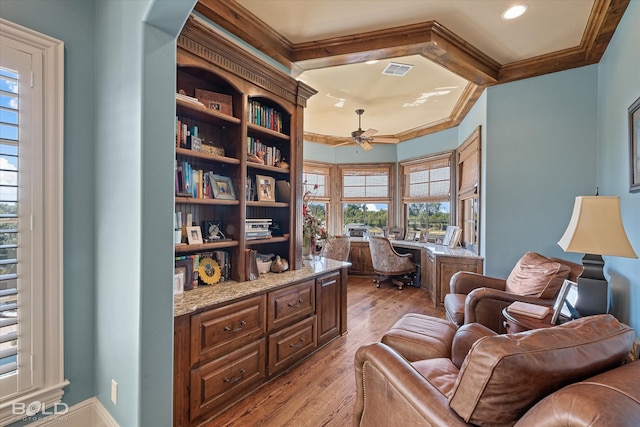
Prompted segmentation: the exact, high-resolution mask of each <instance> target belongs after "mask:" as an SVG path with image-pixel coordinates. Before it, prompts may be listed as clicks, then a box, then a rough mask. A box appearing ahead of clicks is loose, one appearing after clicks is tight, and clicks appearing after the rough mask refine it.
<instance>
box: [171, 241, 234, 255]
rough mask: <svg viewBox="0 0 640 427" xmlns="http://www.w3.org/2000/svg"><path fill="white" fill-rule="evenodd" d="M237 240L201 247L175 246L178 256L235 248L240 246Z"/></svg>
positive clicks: (207, 244)
mask: <svg viewBox="0 0 640 427" xmlns="http://www.w3.org/2000/svg"><path fill="white" fill-rule="evenodd" d="M238 244H239V242H238V241H237V240H223V241H221V242H213V243H203V244H201V245H175V252H176V254H188V253H193V252H203V251H211V250H215V249H224V248H233V247H236V246H238Z"/></svg>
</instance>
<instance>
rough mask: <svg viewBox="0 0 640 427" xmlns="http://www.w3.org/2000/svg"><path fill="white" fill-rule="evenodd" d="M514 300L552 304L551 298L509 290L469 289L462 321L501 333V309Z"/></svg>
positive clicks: (502, 329) (502, 328) (502, 330)
mask: <svg viewBox="0 0 640 427" xmlns="http://www.w3.org/2000/svg"><path fill="white" fill-rule="evenodd" d="M515 301H522V302H527V303H530V304H536V305H547V306H553V303H554V300H553V299H542V298H537V297H533V296H523V295H516V294H511V293H509V292H505V291H501V290H497V289H490V288H480V289H475V290H473V291H471V292H470V293H469V294H468V295H467V299H466V300H465V303H464V323H465V324H466V323H474V322H477V323H480V324H482V325H484V326H486V327H488V328H490V329H492V330H494V331H496V332H499V333H502V332H505V331H504V327H503V326H502V309H503V308H505V307H507V306H509V305H511V303H513V302H515Z"/></svg>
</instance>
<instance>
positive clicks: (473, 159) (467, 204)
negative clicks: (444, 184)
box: [456, 126, 482, 255]
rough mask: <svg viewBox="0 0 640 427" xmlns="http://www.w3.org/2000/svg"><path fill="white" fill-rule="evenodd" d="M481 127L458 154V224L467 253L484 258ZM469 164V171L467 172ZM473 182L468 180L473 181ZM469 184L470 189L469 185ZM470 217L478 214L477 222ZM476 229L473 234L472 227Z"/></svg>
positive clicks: (461, 146) (465, 142)
mask: <svg viewBox="0 0 640 427" xmlns="http://www.w3.org/2000/svg"><path fill="white" fill-rule="evenodd" d="M481 130H482V128H481V126H478V127H477V128H475V129H474V130H473V132H471V134H470V135H469V136H468V137H467V138H466V139H465V140H464V141H463V142H462V144H460V146H459V147H458V149H457V150H456V176H457V180H458V184H457V192H456V193H457V196H456V200H457V202H456V204H457V206H458V212H459V213H460V214H459V215H458V217H457V218H458V219H457V224H458V226H459V227H460V228H461V229H462V235H461V236H462V237H461V239H460V240H461V244H462V246H463V247H464V248H465V249H468V250H470V251H471V252H473V253H475V254H476V255H480V234H481V233H480V228H481V221H480V219H481V214H480V212H481V211H482V210H481V200H482V198H481V187H482V139H481V135H482V132H481ZM465 164H466V165H467V167H466V168H465ZM469 176H470V179H466V177H469ZM465 183H466V185H465ZM468 214H471V215H473V214H475V215H476V216H475V220H474V219H471V220H469V219H467V218H466V216H467V215H468ZM471 223H473V224H474V225H475V230H470V229H469V228H470V227H469V224H471Z"/></svg>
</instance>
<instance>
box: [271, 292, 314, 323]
mask: <svg viewBox="0 0 640 427" xmlns="http://www.w3.org/2000/svg"><path fill="white" fill-rule="evenodd" d="M268 298H269V318H268V325H269V330H270V331H272V330H274V329H277V328H279V327H282V325H286V324H289V323H291V322H293V321H295V320H297V319H301V318H303V317H305V316H308V315H309V314H312V313H314V312H315V305H316V300H315V286H314V281H313V279H311V280H307V281H305V282H302V283H300V284H297V285H293V286H288V287H286V288H283V289H279V290H277V291H274V292H269V297H268Z"/></svg>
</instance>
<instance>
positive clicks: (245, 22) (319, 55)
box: [195, 0, 630, 145]
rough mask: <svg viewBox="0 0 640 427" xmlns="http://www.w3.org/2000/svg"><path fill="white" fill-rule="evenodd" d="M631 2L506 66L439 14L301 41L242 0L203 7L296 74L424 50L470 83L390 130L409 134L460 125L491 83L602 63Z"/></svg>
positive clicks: (596, 11) (315, 138)
mask: <svg viewBox="0 0 640 427" xmlns="http://www.w3.org/2000/svg"><path fill="white" fill-rule="evenodd" d="M629 2H630V0H595V2H594V5H593V8H592V10H591V14H590V16H589V20H588V22H587V25H586V28H585V32H584V35H583V37H582V41H581V43H580V45H579V46H575V47H571V48H568V49H563V50H560V51H557V52H551V53H548V54H545V55H540V56H537V57H535V58H530V59H526V60H523V61H516V62H512V63H509V64H502V65H501V64H499V63H498V62H496V61H494V60H493V59H491V58H490V57H489V56H487V55H485V54H484V53H483V52H481V51H480V50H478V49H476V48H475V47H473V46H472V45H470V44H469V43H467V42H466V41H465V40H464V39H462V38H460V37H459V36H457V35H456V34H454V33H453V32H451V31H449V30H447V29H446V28H445V27H443V26H442V25H440V24H439V23H438V22H436V21H428V22H423V23H419V24H412V25H406V26H401V27H395V28H389V29H384V30H377V31H370V32H366V33H361V34H352V35H349V36H342V37H334V38H330V39H325V40H318V41H313V42H305V43H298V44H294V43H292V42H291V41H289V40H287V39H286V38H285V37H284V36H282V35H281V34H279V33H278V32H276V31H274V30H273V29H272V28H270V27H269V26H268V25H266V24H265V23H264V22H262V21H261V20H259V19H258V18H257V17H256V16H254V15H252V14H251V13H250V12H249V11H247V10H246V9H245V8H244V7H242V6H241V5H240V4H239V3H237V2H236V1H235V0H199V2H198V4H197V5H196V8H195V10H196V11H198V12H199V13H201V14H202V15H204V16H206V17H207V18H209V19H211V20H212V21H214V22H215V23H216V24H218V25H220V26H221V27H222V28H224V29H225V30H227V31H229V32H231V33H232V34H235V35H236V36H238V37H240V38H241V39H243V40H244V41H246V42H247V43H249V44H250V45H252V46H253V47H255V48H256V49H258V50H260V51H261V52H263V53H264V54H265V55H267V56H269V57H271V58H273V59H274V60H276V61H278V62H280V63H281V64H283V65H284V66H286V67H289V68H290V69H291V70H292V76H294V77H295V76H297V75H299V74H300V73H301V72H302V71H305V70H310V69H315V68H323V67H329V66H336V65H344V64H352V63H357V62H363V61H367V60H370V59H383V58H391V57H398V56H406V55H412V54H420V55H423V56H424V57H425V58H427V59H429V60H431V61H433V62H435V63H437V64H440V65H442V66H443V67H445V68H446V69H448V70H449V71H452V72H454V73H456V74H458V75H460V76H461V77H463V78H465V79H467V80H468V81H469V82H470V85H469V86H468V87H467V89H466V92H467V93H466V94H465V95H464V96H463V97H461V99H460V102H459V103H458V104H457V105H456V108H454V111H453V112H452V114H451V116H450V117H449V118H446V119H443V120H439V121H436V122H433V123H428V124H425V125H424V126H421V127H419V128H416V129H410V130H407V131H405V132H402V133H400V134H396V135H389V136H392V137H395V138H398V139H400V141H406V140H408V139H413V138H417V137H420V136H424V135H428V134H431V133H435V132H439V131H441V130H445V129H449V128H452V127H455V126H457V125H458V124H459V123H460V121H461V120H462V119H463V118H464V117H465V115H466V114H467V113H468V112H469V110H470V109H471V107H473V105H474V104H475V102H476V101H477V99H478V98H479V96H480V95H481V94H482V92H483V91H484V89H485V88H486V87H488V86H491V85H495V84H501V83H506V82H511V81H516V80H522V79H526V78H530V77H535V76H540V75H544V74H549V73H554V72H558V71H563V70H568V69H572V68H576V67H581V66H585V65H590V64H594V63H597V62H598V61H599V60H600V59H601V58H602V55H603V54H604V51H605V49H606V47H607V45H608V44H609V41H610V40H611V37H612V36H613V33H614V31H615V29H616V28H617V26H618V23H619V22H620V20H621V19H622V16H623V14H624V12H625V10H626V8H627V6H628V5H629ZM219 38H221V37H219ZM225 42H226V41H225ZM226 43H228V42H226ZM236 50H237V49H236ZM251 60H252V61H253V62H254V63H255V62H256V58H255V57H254V56H251ZM245 66H246V65H245ZM255 84H257V83H255ZM314 93H315V92H314ZM287 99H289V98H287ZM304 139H305V140H306V141H310V142H316V143H321V144H327V145H336V144H339V143H342V142H347V141H349V138H334V137H330V136H325V135H318V134H311V133H305V134H304Z"/></svg>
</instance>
